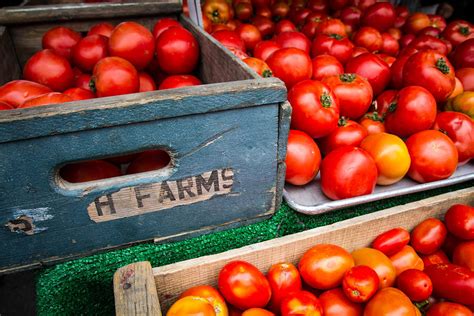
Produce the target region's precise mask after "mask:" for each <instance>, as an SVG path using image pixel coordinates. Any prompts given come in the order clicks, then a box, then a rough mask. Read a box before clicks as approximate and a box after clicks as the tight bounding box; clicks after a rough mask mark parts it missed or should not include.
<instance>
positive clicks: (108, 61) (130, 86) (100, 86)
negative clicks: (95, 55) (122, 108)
mask: <svg viewBox="0 0 474 316" xmlns="http://www.w3.org/2000/svg"><path fill="white" fill-rule="evenodd" d="M93 80H94V87H95V90H96V93H97V96H98V97H99V98H100V97H109V96H113V95H121V94H128V93H135V92H138V91H139V89H140V80H139V77H138V72H137V70H136V69H135V67H134V66H133V65H132V64H131V63H130V62H128V61H127V60H125V59H123V58H120V57H106V58H104V59H102V60H101V61H99V62H98V63H97V64H96V65H95V67H94V74H93Z"/></svg>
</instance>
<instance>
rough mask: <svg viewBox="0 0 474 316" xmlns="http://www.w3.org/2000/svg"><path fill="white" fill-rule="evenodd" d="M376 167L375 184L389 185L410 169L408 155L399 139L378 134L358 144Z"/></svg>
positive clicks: (390, 135)
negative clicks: (370, 157) (376, 176)
mask: <svg viewBox="0 0 474 316" xmlns="http://www.w3.org/2000/svg"><path fill="white" fill-rule="evenodd" d="M360 147H361V148H363V149H365V150H366V151H367V152H368V153H369V154H370V155H371V156H372V158H373V159H374V161H375V164H376V165H377V170H378V178H377V184H380V185H390V184H393V183H396V182H398V181H400V180H401V179H403V177H404V176H405V174H406V173H407V172H408V169H409V168H410V162H411V160H410V154H409V153H408V149H407V146H406V145H405V143H404V142H403V140H402V139H400V138H399V137H397V136H395V135H392V134H387V133H378V134H374V135H369V136H367V137H365V139H364V140H363V141H362V143H361V144H360Z"/></svg>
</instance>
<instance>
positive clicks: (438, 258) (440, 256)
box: [421, 250, 450, 267]
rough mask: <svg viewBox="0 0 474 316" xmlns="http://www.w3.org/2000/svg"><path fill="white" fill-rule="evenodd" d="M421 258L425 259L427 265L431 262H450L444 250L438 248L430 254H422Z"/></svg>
mask: <svg viewBox="0 0 474 316" xmlns="http://www.w3.org/2000/svg"><path fill="white" fill-rule="evenodd" d="M421 260H423V264H424V265H425V267H426V266H429V265H431V264H438V263H450V262H449V259H448V257H447V256H446V254H445V253H444V251H443V250H438V251H436V252H433V253H432V254H430V255H425V256H421Z"/></svg>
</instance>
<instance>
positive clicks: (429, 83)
mask: <svg viewBox="0 0 474 316" xmlns="http://www.w3.org/2000/svg"><path fill="white" fill-rule="evenodd" d="M403 84H404V85H405V86H411V85H418V86H422V87H424V88H426V89H427V90H428V91H430V92H431V93H432V94H433V96H434V98H435V99H436V101H438V102H444V101H446V99H447V98H448V96H449V95H450V94H451V92H453V90H454V84H455V80H454V68H453V66H452V65H451V64H450V63H449V61H448V59H447V58H446V57H445V56H444V55H441V54H439V53H437V52H435V51H431V50H428V51H422V52H419V53H416V54H414V55H413V56H411V57H410V58H409V59H408V60H407V62H406V63H405V67H404V68H403Z"/></svg>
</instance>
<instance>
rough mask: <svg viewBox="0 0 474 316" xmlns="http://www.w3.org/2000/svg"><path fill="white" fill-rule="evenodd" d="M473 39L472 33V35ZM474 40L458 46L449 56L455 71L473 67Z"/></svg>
mask: <svg viewBox="0 0 474 316" xmlns="http://www.w3.org/2000/svg"><path fill="white" fill-rule="evenodd" d="M472 35H473V37H474V32H473V33H472ZM473 55H474V38H472V39H469V40H467V41H465V42H463V43H461V44H459V45H458V46H457V47H456V49H455V50H454V51H453V53H452V54H451V56H450V59H451V61H452V62H453V66H454V67H456V69H459V68H467V67H474V57H473Z"/></svg>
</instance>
